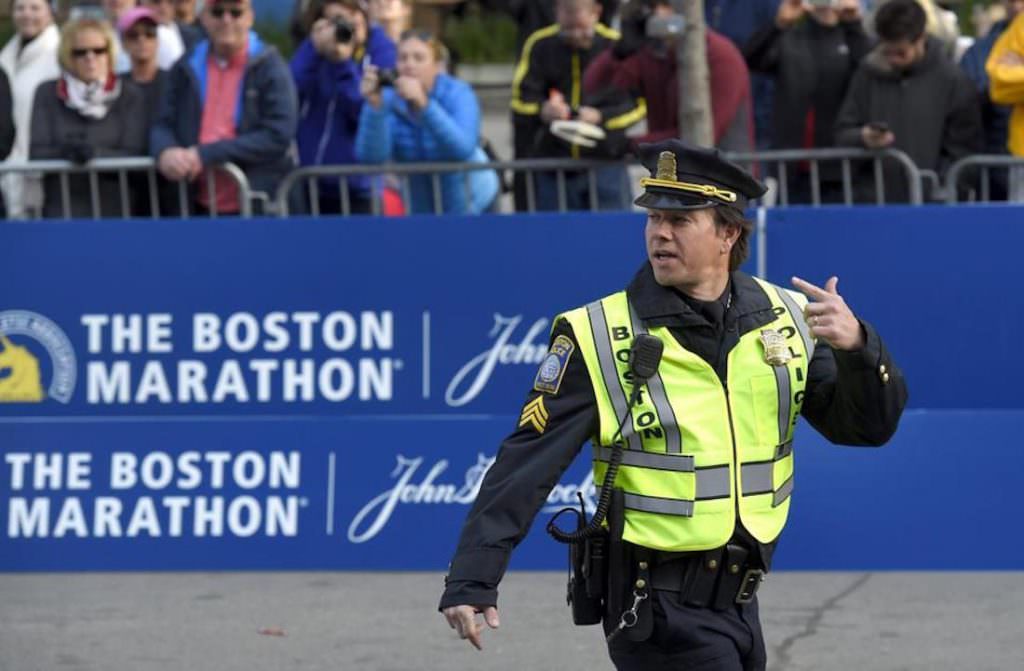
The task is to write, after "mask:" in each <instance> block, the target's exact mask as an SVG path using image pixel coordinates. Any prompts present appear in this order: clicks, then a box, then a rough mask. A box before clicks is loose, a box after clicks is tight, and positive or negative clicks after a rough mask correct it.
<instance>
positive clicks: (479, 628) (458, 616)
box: [444, 606, 501, 650]
mask: <svg viewBox="0 0 1024 671" xmlns="http://www.w3.org/2000/svg"><path fill="white" fill-rule="evenodd" d="M479 612H481V611H480V609H479V608H475V607H473V606H450V607H448V608H445V609H444V616H445V619H447V620H448V626H450V627H451V628H452V629H454V630H455V631H457V632H459V638H464V639H468V640H469V642H470V643H472V644H473V647H474V648H476V649H477V650H483V649H484V647H483V645H481V643H480V634H482V633H483V625H482V624H480V623H478V622H477V620H476V615H477V613H479ZM483 615H484V621H485V622H486V623H487V626H488V627H490V628H491V629H497V628H498V625H500V624H501V623H500V622H499V621H498V609H497V608H495V607H494V606H487V607H486V608H484V609H483Z"/></svg>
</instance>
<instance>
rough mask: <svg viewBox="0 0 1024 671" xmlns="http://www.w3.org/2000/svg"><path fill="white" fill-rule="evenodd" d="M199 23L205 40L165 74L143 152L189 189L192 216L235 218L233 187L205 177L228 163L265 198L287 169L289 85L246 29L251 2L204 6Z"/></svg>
mask: <svg viewBox="0 0 1024 671" xmlns="http://www.w3.org/2000/svg"><path fill="white" fill-rule="evenodd" d="M201 20H202V23H203V27H204V28H205V29H206V32H207V34H208V35H209V38H208V39H206V40H203V41H202V42H200V43H199V44H197V45H196V47H195V49H194V50H193V52H192V53H191V54H190V55H188V56H186V57H184V58H182V59H181V60H180V61H178V63H177V64H176V65H175V66H174V68H173V69H172V70H171V71H170V73H169V76H168V82H167V88H166V90H165V94H164V97H163V99H162V100H161V104H160V113H159V115H158V117H157V121H156V124H155V125H154V126H153V129H152V130H151V132H150V153H151V154H152V155H153V157H154V158H156V159H157V161H158V167H159V169H160V172H161V173H162V174H163V175H164V176H165V177H166V178H167V179H169V180H172V181H181V180H189V181H190V182H193V184H194V187H195V188H194V194H193V195H194V203H195V209H196V210H198V211H199V212H209V211H216V212H217V213H221V214H226V213H237V212H240V211H241V210H242V205H243V203H241V202H240V200H239V192H238V189H237V186H236V185H235V183H234V182H233V181H232V180H231V178H229V177H228V176H227V175H226V173H224V172H223V171H216V170H215V171H214V174H213V179H212V180H211V179H209V176H208V175H207V171H208V170H211V169H213V168H215V167H216V166H218V165H220V164H223V163H234V164H236V165H237V166H238V167H240V168H241V169H242V171H243V172H244V173H245V175H246V177H247V178H248V180H249V185H250V187H251V188H252V189H253V190H254V191H263V192H266V193H267V194H269V195H270V197H271V198H273V196H274V192H275V189H276V188H277V185H278V183H279V182H280V180H281V179H282V178H283V177H284V176H285V175H286V174H287V173H288V172H289V171H290V170H292V169H293V168H294V167H295V160H294V157H293V153H292V152H291V151H290V148H291V143H292V139H293V138H294V137H295V128H296V123H297V119H298V103H297V101H296V95H295V85H294V84H293V82H292V78H291V73H290V72H289V71H288V66H287V64H286V63H285V62H284V60H283V59H282V58H281V56H280V55H279V54H278V53H277V51H276V50H275V49H274V48H273V47H271V46H267V45H265V44H264V43H263V41H262V40H260V38H259V36H258V35H257V34H256V33H255V32H253V31H252V30H251V29H252V25H253V9H252V3H251V0H211V1H210V2H208V3H206V5H205V6H204V8H203V13H202V17H201ZM211 181H212V185H211Z"/></svg>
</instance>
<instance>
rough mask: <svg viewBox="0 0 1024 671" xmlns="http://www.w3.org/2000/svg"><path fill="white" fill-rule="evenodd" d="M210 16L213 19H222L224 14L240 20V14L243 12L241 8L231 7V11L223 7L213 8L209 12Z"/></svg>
mask: <svg viewBox="0 0 1024 671" xmlns="http://www.w3.org/2000/svg"><path fill="white" fill-rule="evenodd" d="M210 14H211V15H212V16H213V18H215V19H223V18H224V15H225V14H230V15H231V18H233V19H240V18H242V14H245V10H244V9H242V8H241V7H232V8H231V9H227V8H225V7H214V8H213V9H211V10H210Z"/></svg>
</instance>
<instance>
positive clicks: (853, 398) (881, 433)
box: [802, 321, 907, 446]
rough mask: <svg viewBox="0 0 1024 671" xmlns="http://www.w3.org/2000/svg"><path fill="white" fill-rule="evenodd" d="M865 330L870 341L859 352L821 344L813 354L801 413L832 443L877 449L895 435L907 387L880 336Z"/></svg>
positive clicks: (863, 324) (866, 328) (864, 324)
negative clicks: (874, 447)
mask: <svg viewBox="0 0 1024 671" xmlns="http://www.w3.org/2000/svg"><path fill="white" fill-rule="evenodd" d="M861 325H862V326H863V328H864V333H865V335H866V341H865V344H864V348H863V349H861V350H860V351H856V352H843V351H839V350H833V349H832V348H831V347H829V346H828V345H827V344H825V343H821V342H819V344H818V346H817V347H815V348H814V357H813V358H812V359H811V365H810V370H809V372H808V379H807V388H806V392H805V396H804V403H803V411H802V412H803V415H804V417H806V418H807V421H808V422H810V423H811V426H813V427H814V428H815V429H817V430H818V432H819V433H821V435H823V436H825V438H827V439H828V440H829V441H831V442H833V443H840V444H843V445H867V446H879V445H883V444H885V442H886V441H888V440H889V439H890V438H891V437H892V435H893V434H894V433H895V432H896V427H897V425H898V423H899V419H900V415H901V414H902V412H903V408H904V406H905V405H906V404H907V386H906V382H905V381H904V379H903V373H901V372H900V370H899V369H898V368H897V367H896V364H895V363H893V360H892V357H891V356H890V355H889V352H888V350H886V349H885V345H884V344H883V343H882V340H881V338H879V337H878V333H876V332H875V330H874V329H873V328H872V327H871V326H870V325H869V324H867V323H865V322H863V321H862V322H861Z"/></svg>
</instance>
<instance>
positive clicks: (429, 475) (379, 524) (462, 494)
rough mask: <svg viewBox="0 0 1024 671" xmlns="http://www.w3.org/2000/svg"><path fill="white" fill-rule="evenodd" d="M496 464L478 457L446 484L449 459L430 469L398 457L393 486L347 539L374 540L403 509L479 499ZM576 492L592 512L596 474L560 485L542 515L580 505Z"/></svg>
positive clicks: (356, 521) (363, 512)
mask: <svg viewBox="0 0 1024 671" xmlns="http://www.w3.org/2000/svg"><path fill="white" fill-rule="evenodd" d="M493 464H494V457H488V456H487V455H484V454H478V455H477V458H476V463H475V464H473V465H472V466H470V467H469V468H467V469H466V474H465V477H464V478H463V480H462V482H461V483H457V482H445V481H444V479H443V476H444V475H445V471H447V470H448V460H447V459H440V460H438V461H435V462H434V463H433V465H431V466H430V467H429V468H428V467H426V466H425V462H424V459H423V457H414V458H411V459H410V458H408V457H405V456H403V455H401V454H399V455H397V464H396V465H395V468H394V470H393V471H391V479H392V480H393V481H394V484H392V485H391V487H390V488H389V489H386V490H384V491H383V492H381V493H380V494H378V495H377V496H375V497H374V498H373V499H372V500H371V501H370V502H369V503H367V504H366V505H365V506H363V507H362V508H361V509H360V510H359V512H358V513H356V515H355V517H353V518H352V522H351V524H349V527H348V540H349V541H350V542H352V543H365V542H367V541H369V540H373V539H374V538H376V537H377V535H378V534H380V532H381V531H383V530H384V528H385V527H387V525H388V523H389V522H390V521H391V518H392V517H393V516H394V515H395V513H396V512H397V511H398V508H399V507H400V506H403V505H406V506H429V505H463V506H468V505H469V504H471V503H473V501H475V500H476V495H477V493H478V492H479V491H480V485H481V484H482V483H483V480H484V475H486V474H487V471H488V469H490V467H491V466H492V465H493ZM577 492H580V493H582V494H583V500H584V506H585V507H586V508H587V510H588V511H589V512H591V513H593V511H594V508H595V507H596V503H595V489H594V477H593V473H592V472H590V471H588V474H587V477H586V478H585V479H584V480H583V482H581V483H579V484H568V485H564V484H557V485H555V486H554V488H553V489H552V490H551V492H550V493H549V494H548V497H547V501H546V505H545V507H544V508H543V509H542V510H541V512H542V513H552V512H556V511H558V510H561V509H562V508H564V507H565V506H571V505H578V501H579V499H578V498H577Z"/></svg>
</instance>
